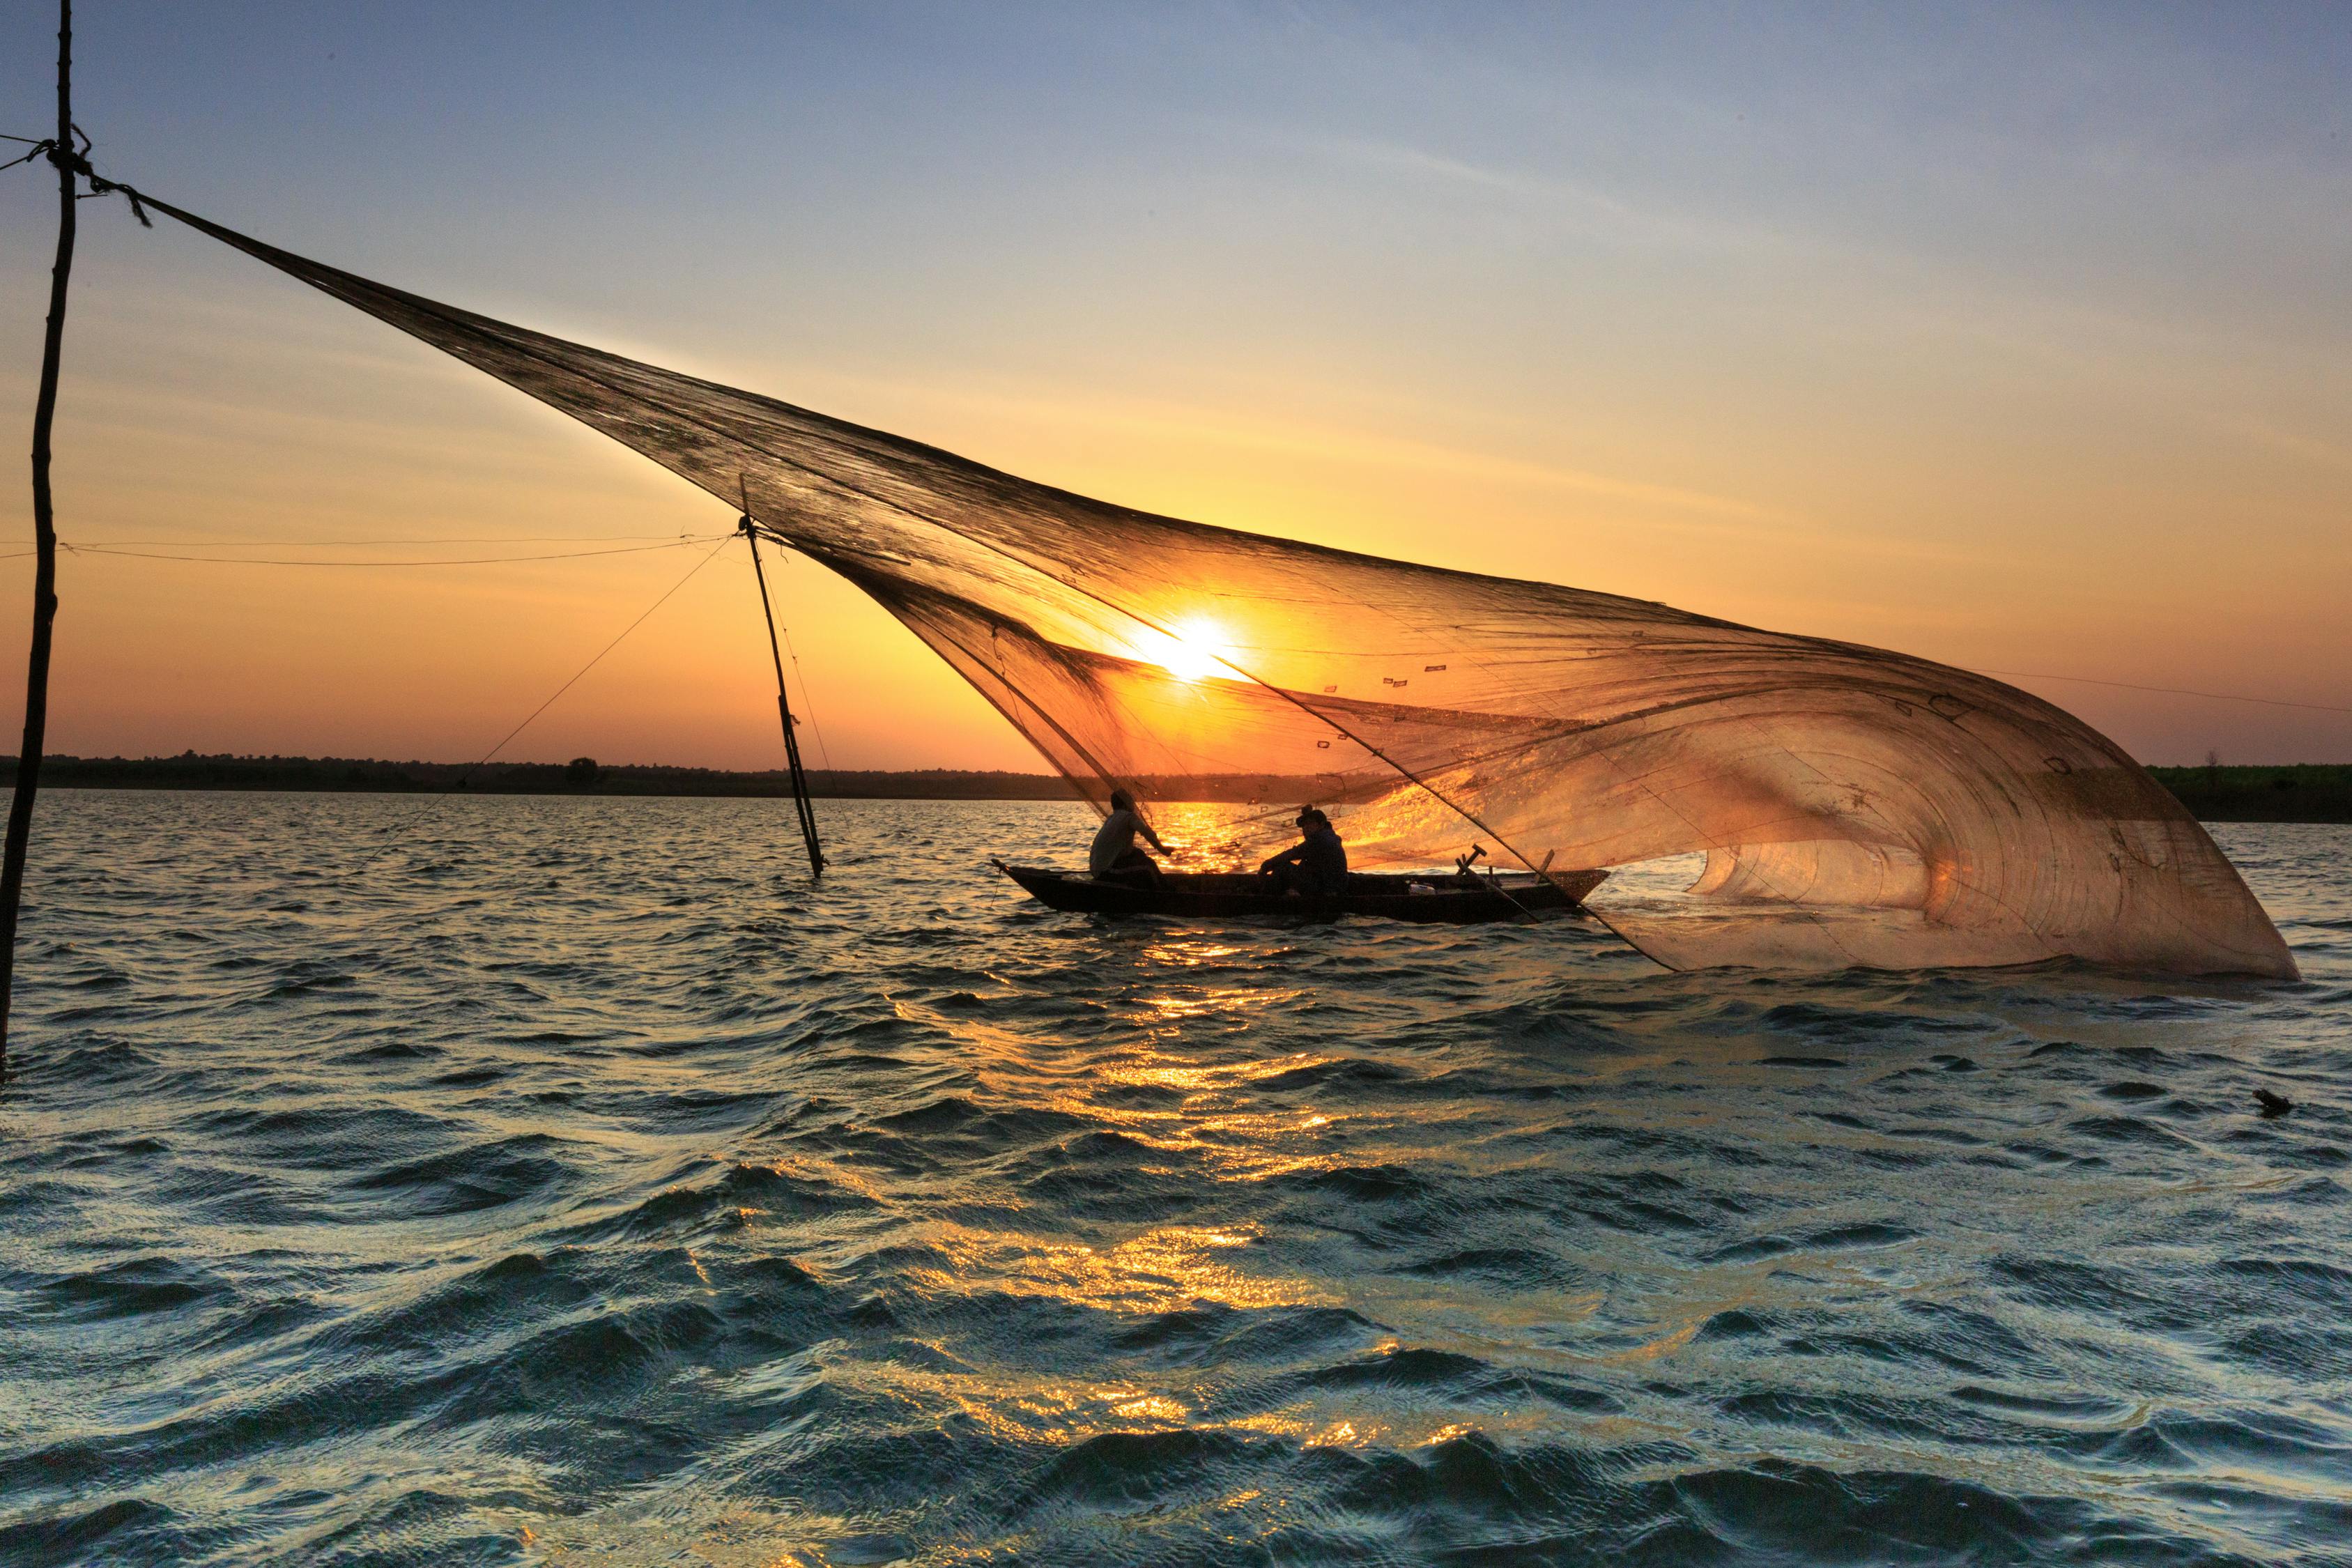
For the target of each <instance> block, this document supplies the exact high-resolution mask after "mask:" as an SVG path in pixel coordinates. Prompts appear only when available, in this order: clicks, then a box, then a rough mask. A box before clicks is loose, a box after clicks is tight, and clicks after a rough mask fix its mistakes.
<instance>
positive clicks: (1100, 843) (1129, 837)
mask: <svg viewBox="0 0 2352 1568" xmlns="http://www.w3.org/2000/svg"><path fill="white" fill-rule="evenodd" d="M1139 833H1140V834H1142V835H1143V837H1146V838H1148V839H1150V841H1151V847H1153V848H1154V849H1157V850H1159V851H1160V853H1161V854H1162V855H1166V854H1168V853H1170V850H1169V848H1168V846H1166V845H1165V844H1162V843H1160V835H1158V834H1157V833H1154V832H1152V831H1151V824H1150V823H1148V822H1146V821H1144V820H1143V818H1142V817H1140V816H1137V815H1136V812H1135V797H1134V796H1133V795H1129V794H1128V793H1127V791H1125V790H1123V789H1115V790H1113V791H1111V792H1110V815H1109V816H1106V817H1104V818H1103V825H1102V826H1101V827H1100V828H1099V829H1097V831H1096V833H1095V842H1094V847H1093V848H1091V849H1088V850H1087V870H1088V871H1089V872H1091V873H1092V874H1093V875H1095V876H1097V877H1112V878H1116V879H1118V880H1120V881H1125V882H1156V881H1158V880H1159V879H1160V862H1159V861H1157V860H1154V859H1153V858H1151V857H1150V856H1149V855H1147V854H1145V853H1144V852H1143V851H1142V850H1141V849H1139V848H1138V847H1136V843H1135V836H1136V835H1137V834H1139Z"/></svg>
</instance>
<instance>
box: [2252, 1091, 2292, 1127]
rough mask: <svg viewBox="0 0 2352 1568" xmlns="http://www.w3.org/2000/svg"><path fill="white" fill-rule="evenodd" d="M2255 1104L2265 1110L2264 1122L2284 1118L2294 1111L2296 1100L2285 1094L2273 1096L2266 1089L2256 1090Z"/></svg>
mask: <svg viewBox="0 0 2352 1568" xmlns="http://www.w3.org/2000/svg"><path fill="white" fill-rule="evenodd" d="M2254 1103H2255V1104H2256V1105H2259V1106H2261V1107H2262V1108H2263V1121H2269V1120H2270V1119H2271V1118H2272V1117H2273V1116H2284V1115H2285V1114H2286V1113H2287V1112H2288V1111H2290V1110H2294V1100H2289V1099H2288V1098H2287V1097H2286V1096H2285V1095H2283V1094H2273V1093H2272V1092H2271V1091H2270V1090H2269V1089H2256V1090H2254Z"/></svg>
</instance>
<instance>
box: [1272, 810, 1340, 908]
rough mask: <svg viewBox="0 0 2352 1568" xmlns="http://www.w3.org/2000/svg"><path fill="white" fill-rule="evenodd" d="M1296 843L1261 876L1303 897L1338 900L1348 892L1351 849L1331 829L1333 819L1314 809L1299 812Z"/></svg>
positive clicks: (1275, 857) (1280, 855)
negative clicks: (1276, 879) (1277, 881)
mask: <svg viewBox="0 0 2352 1568" xmlns="http://www.w3.org/2000/svg"><path fill="white" fill-rule="evenodd" d="M1298 832H1299V835H1300V837H1299V840H1298V842H1297V843H1296V844H1294V845H1292V846H1291V847H1289V848H1287V849H1286V850H1284V851H1283V852H1282V853H1281V854H1279V855H1276V856H1274V857H1272V858H1269V859H1268V860H1267V861H1266V863H1265V865H1263V866H1260V867H1259V868H1258V874H1259V875H1261V876H1266V877H1275V878H1278V879H1281V882H1282V890H1283V891H1284V892H1286V893H1297V894H1298V895H1300V896H1301V897H1302V898H1309V899H1336V898H1338V897H1339V895H1340V894H1342V893H1344V892H1346V891H1347V890H1348V850H1347V847H1346V846H1345V845H1343V844H1341V843H1340V842H1339V835H1338V834H1337V833H1335V832H1333V831H1332V830H1331V819H1330V818H1329V817H1328V816H1324V815H1323V813H1322V812H1321V811H1320V810H1319V809H1318V808H1317V807H1315V806H1311V805H1309V806H1302V807H1301V808H1300V809H1299V813H1298Z"/></svg>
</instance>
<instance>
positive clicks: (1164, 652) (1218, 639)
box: [1138, 619, 1242, 681]
mask: <svg viewBox="0 0 2352 1568" xmlns="http://www.w3.org/2000/svg"><path fill="white" fill-rule="evenodd" d="M1138 647H1139V653H1138V657H1139V658H1143V659H1145V660H1147V661H1148V662H1150V663H1152V664H1156V665H1158V666H1159V667H1160V668H1162V669H1164V670H1166V671H1167V672H1168V673H1169V674H1171V675H1172V676H1174V677H1175V678H1176V679H1179V680H1186V681H1191V680H1205V679H1210V678H1211V677H1215V678H1217V679H1224V680H1237V679H1241V678H1242V672H1241V671H1240V670H1238V669H1236V668H1234V663H1233V658H1234V650H1233V648H1232V647H1230V646H1229V645H1228V644H1227V643H1226V641H1225V629H1224V627H1223V626H1219V625H1217V624H1216V623H1215V622H1214V621H1207V620H1200V619H1192V620H1182V621H1179V622H1177V623H1176V624H1175V625H1174V626H1172V627H1171V628H1170V629H1169V630H1168V631H1164V632H1163V631H1159V630H1150V631H1147V632H1146V633H1145V634H1144V635H1143V636H1142V637H1140V638H1139V639H1138Z"/></svg>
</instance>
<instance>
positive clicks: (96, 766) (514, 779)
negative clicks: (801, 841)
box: [0, 752, 2352, 822]
mask: <svg viewBox="0 0 2352 1568" xmlns="http://www.w3.org/2000/svg"><path fill="white" fill-rule="evenodd" d="M2148 771H2149V772H2150V773H2154V774H2155V775H2156V777H2157V780H2158V783H2160V784H2163V785H2164V786H2165V787H2166V788H2167V789H2168V790H2170V791H2171V792H2172V793H2173V794H2174V795H2178V796H2179V798H2180V802H2181V804H2182V805H2186V806H2187V807H2188V808H2189V810H2190V811H2191V812H2194V813H2195V814H2196V815H2197V816H2199V817H2200V818H2201V819H2202V820H2204V821H2207V822H2352V767H2342V766H2310V765H2306V766H2298V767H2277V768H2263V767H2211V768H2151V769H2149V770H2148ZM15 782H16V758H14V757H0V787H5V785H8V784H14V783H15ZM41 782H42V783H43V784H45V785H48V786H51V787H54V788H59V789H249V790H347V791H375V792H384V793H392V794H403V793H413V794H423V793H427V792H433V791H447V790H456V789H460V788H462V789H465V790H467V791H469V792H472V793H477V794H481V795H783V794H785V793H786V792H787V788H788V785H787V784H786V780H785V776H784V774H783V773H782V771H781V770H778V771H773V772H766V773H727V772H723V771H721V770H719V769H717V768H669V767H653V766H646V765H643V764H638V763H625V764H614V765H610V766H608V765H605V764H604V763H598V762H596V761H595V760H594V759H593V758H591V757H579V758H575V759H574V760H573V761H572V762H570V763H487V764H485V765H483V766H479V767H473V766H469V765H467V764H466V763H386V762H376V761H373V760H362V759H353V758H343V757H238V756H226V755H220V756H203V755H199V754H198V753H196V752H182V753H180V755H178V756H176V757H63V756H52V757H49V758H47V759H46V760H45V761H44V762H43V763H42V766H41ZM1136 782H1137V784H1138V785H1139V788H1140V789H1141V790H1142V792H1143V793H1144V794H1146V795H1150V796H1152V797H1155V798H1158V799H1160V800H1213V801H1234V802H1247V803H1256V802H1265V803H1268V804H1271V805H1284V804H1287V803H1289V802H1291V801H1292V800H1294V799H1300V798H1318V799H1323V800H1332V799H1338V798H1341V797H1343V796H1345V795H1349V794H1350V793H1355V792H1352V791H1351V790H1350V789H1349V784H1350V782H1351V781H1349V779H1347V778H1345V777H1342V776H1340V775H1332V776H1330V777H1328V778H1323V779H1316V780H1306V779H1298V778H1285V777H1274V776H1265V777H1259V776H1253V775H1244V774H1215V775H1203V776H1199V777H1192V778H1155V779H1139V780H1137V781H1136ZM809 786H810V789H811V792H812V793H814V794H815V795H825V796H831V797H833V798H835V799H856V798H866V799H878V800H1070V799H1073V798H1075V797H1076V793H1077V792H1076V791H1075V790H1073V789H1072V788H1071V787H1070V785H1069V784H1067V783H1066V782H1065V781H1064V780H1063V779H1061V778H1060V777H1058V776H1057V775H1055V774H1053V773H1003V772H975V771H971V770H967V769H961V768H925V769H922V770H920V771H918V772H908V773H886V772H878V771H870V772H856V771H850V770H846V769H823V768H820V769H816V770H814V771H813V772H811V773H810V774H809Z"/></svg>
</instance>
